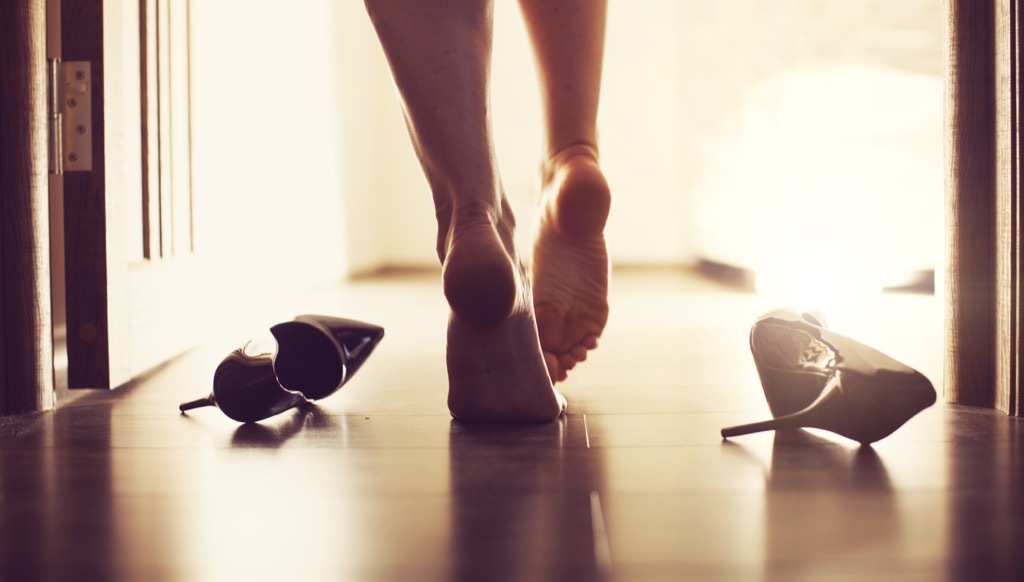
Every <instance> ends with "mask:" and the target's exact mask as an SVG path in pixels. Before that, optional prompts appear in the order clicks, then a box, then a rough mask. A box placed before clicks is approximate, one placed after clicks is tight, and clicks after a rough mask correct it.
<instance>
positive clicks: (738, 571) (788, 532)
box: [0, 272, 1024, 581]
mask: <svg viewBox="0 0 1024 582" xmlns="http://www.w3.org/2000/svg"><path fill="white" fill-rule="evenodd" d="M612 305H613V310H614V313H613V316H612V320H611V322H610V324H609V328H608V330H607V333H606V335H605V337H604V338H603V342H602V347H601V348H600V349H599V350H598V351H597V352H596V353H594V355H593V356H592V357H591V358H590V360H589V361H588V362H586V363H585V364H584V365H583V366H582V367H581V368H579V369H578V371H576V372H575V373H574V374H573V375H572V376H571V378H570V382H569V383H568V384H567V385H566V387H565V392H566V394H567V396H568V398H569V401H570V410H569V413H568V414H567V415H566V416H565V417H564V418H563V419H562V420H560V421H559V422H555V423H550V424H544V425H530V426H508V425H469V424H459V423H457V422H453V421H451V419H450V418H449V416H448V414H447V410H446V408H445V374H444V364H443V357H442V354H443V350H444V342H443V338H444V335H443V332H444V324H445V318H446V312H445V309H444V303H443V299H442V297H441V294H440V292H439V290H438V286H437V281H436V279H435V276H433V275H431V276H429V277H423V276H416V277H391V278H386V279H379V280H372V281H364V282H358V283H353V284H349V285H348V286H346V287H345V288H343V289H323V290H320V292H318V293H315V294H311V295H310V296H308V297H303V298H291V299H288V300H282V302H281V304H280V305H277V306H275V308H274V309H276V310H278V311H279V312H280V313H286V312H290V313H291V314H294V313H298V312H322V313H334V314H338V315H343V316H349V317H356V318H360V319H364V320H367V321H372V322H375V323H379V324H381V325H383V326H384V327H385V328H386V330H387V335H386V337H385V338H384V341H383V342H382V343H381V344H380V346H379V347H378V349H377V350H378V351H377V352H376V353H374V355H373V357H372V358H371V359H370V361H369V362H368V363H367V364H366V366H365V367H364V368H363V369H362V370H361V371H360V372H359V375H358V376H357V377H356V378H355V380H353V382H352V383H351V384H349V385H347V386H346V387H345V388H344V389H343V390H342V391H341V392H339V393H338V394H335V395H334V396H332V397H331V398H329V399H327V400H325V401H323V402H322V403H321V405H319V406H317V407H311V408H308V409H305V410H293V411H289V412H287V413H285V414H283V415H281V416H279V417H275V418H274V419H271V420H270V421H266V422H264V423H262V424H258V425H238V424H237V423H235V422H233V421H231V420H229V419H227V418H226V417H224V416H223V415H221V414H220V413H219V412H218V411H217V410H215V409H210V408H207V409H202V410H196V411H193V412H192V413H191V414H189V415H180V414H178V412H177V409H176V406H177V404H178V403H179V402H181V401H183V400H187V399H191V398H194V397H196V396H201V395H203V394H204V393H205V392H206V391H208V390H209V382H210V375H211V373H212V370H213V368H214V366H215V365H216V363H217V362H218V361H219V360H220V358H221V357H222V356H223V355H224V354H225V353H226V351H225V345H211V346H209V347H207V348H204V349H200V350H196V351H194V352H192V353H190V354H188V355H186V356H184V357H182V358H181V359H179V360H177V361H175V362H173V363H172V364H171V365H169V366H167V367H165V368H164V369H162V370H160V371H159V372H157V373H155V374H154V375H152V376H151V377H149V378H148V379H145V380H143V381H140V382H137V383H136V384H135V385H133V386H129V387H127V388H125V389H121V390H118V391H115V392H113V393H93V394H87V395H85V396H82V397H80V398H78V399H76V400H74V401H72V402H70V403H68V404H66V405H65V406H63V407H62V408H60V409H59V410H58V411H57V412H55V413H50V414H44V415H40V416H37V417H28V418H26V417H17V418H8V419H0V579H2V580H126V581H127V580H190V581H192V580H285V579H288V580H299V579H310V580H446V579H451V580H474V581H476V580H587V579H614V580H679V579H687V580H823V579H829V580H834V579H836V580H837V579H842V580H863V579H872V580H888V579H897V578H898V579H901V580H929V581H934V580H1009V579H1012V578H1016V579H1020V576H1022V575H1024V546H1022V545H1021V540H1024V454H1022V448H1024V424H1022V422H1021V421H1019V420H1017V419H1011V418H1007V417H1004V416H1001V415H999V414H997V413H993V412H990V411H985V410H979V409H971V408H962V407H951V406H947V405H941V404H940V405H935V406H933V407H932V408H930V409H928V410H926V411H925V412H923V413H922V414H920V415H919V416H917V417H915V418H914V419H913V420H911V421H910V422H909V423H908V424H907V425H906V426H904V427H903V428H902V429H901V430H899V431H897V432H896V433H895V434H894V435H892V436H890V437H888V438H887V439H884V440H882V441H880V442H878V443H876V444H875V445H874V446H873V447H871V448H859V447H857V446H856V445H855V444H853V443H851V442H849V441H845V440H843V439H842V438H840V437H833V436H830V435H828V434H827V433H820V432H813V433H812V432H803V431H797V432H792V433H785V434H783V433H780V434H777V435H775V434H758V435H750V436H746V437H741V438H737V439H735V440H733V441H722V439H721V438H720V436H719V433H718V430H719V429H720V428H721V427H723V426H726V425H729V424H737V423H741V422H748V421H753V420H759V419H761V418H765V417H766V415H767V414H768V412H767V406H766V405H765V403H764V399H763V396H762V395H761V393H760V388H759V385H758V382H757V375H756V372H755V370H754V366H753V362H752V360H751V358H750V353H749V349H748V347H747V332H748V330H749V326H750V324H751V323H752V322H753V321H754V319H755V318H756V316H757V315H759V314H760V312H761V311H764V310H766V308H767V307H769V306H765V305H760V304H759V300H758V298H757V297H756V296H754V295H750V294H744V293H736V292H730V291H728V290H723V289H720V288H717V287H715V286H713V285H711V284H709V283H706V282H704V281H701V280H699V279H696V278H694V277H693V276H692V275H688V274H686V273H679V272H669V273H650V272H641V273H621V274H617V276H616V280H615V290H614V296H613V298H612ZM937 313H938V311H937V309H936V308H935V299H934V298H932V297H925V296H905V295H904V296H887V297H884V298H879V299H877V300H876V302H875V303H873V304H872V305H871V309H868V310H866V311H865V312H862V313H860V314H851V315H846V316H844V315H842V314H839V315H838V316H837V317H835V318H832V321H831V323H832V327H833V328H834V329H837V330H841V331H843V332H844V333H846V334H847V335H850V336H852V337H855V338H858V339H861V340H862V341H865V342H867V343H872V344H874V345H876V346H877V347H880V348H882V349H883V350H885V351H888V352H889V353H890V354H892V355H893V356H895V357H897V358H898V359H901V360H903V361H905V362H907V363H908V364H911V365H913V366H915V367H917V368H918V369H920V370H921V371H922V372H924V373H925V374H926V375H927V376H929V378H931V379H932V380H933V382H935V383H936V384H937V385H938V382H939V379H940V372H941V370H940V365H941V362H940V357H941V346H940V338H941V333H940V331H939V330H940V329H941V324H940V323H939V321H938V316H937ZM275 315H278V314H277V313H275V314H269V315H268V317H272V316H275ZM826 315H827V314H826ZM844 318H845V319H844ZM218 341H219V340H218ZM232 341H236V340H232ZM213 343H216V342H213ZM226 347H227V349H230V348H231V347H234V346H233V345H230V346H226Z"/></svg>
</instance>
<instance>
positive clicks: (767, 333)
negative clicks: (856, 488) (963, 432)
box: [722, 309, 935, 444]
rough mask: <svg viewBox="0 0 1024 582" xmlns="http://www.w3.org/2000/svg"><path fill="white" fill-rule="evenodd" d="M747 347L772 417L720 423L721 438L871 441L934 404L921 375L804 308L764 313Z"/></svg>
mask: <svg viewBox="0 0 1024 582" xmlns="http://www.w3.org/2000/svg"><path fill="white" fill-rule="evenodd" d="M750 351H751V353H752V354H753V356H754V364H755V365H756V366H757V373H758V376H760V378H761V386H762V388H763V389H764V395H765V398H766V399H767V400H768V407H769V409H771V412H772V416H773V417H774V418H773V419H772V420H766V421H762V422H755V423H751V424H745V425H740V426H733V427H728V428H724V429H722V437H723V438H730V437H734V436H740V435H745V434H750V433H754V432H760V431H765V430H778V429H782V428H820V429H824V430H828V431H831V432H834V433H836V434H839V435H842V436H844V437H847V438H849V439H852V440H855V441H858V442H860V443H861V444H870V443H873V442H875V441H878V440H880V439H883V438H885V437H887V436H889V435H890V434H892V433H893V431H895V430H896V429H898V428H899V427H901V426H903V424H904V423H906V422H907V421H908V420H910V419H911V418H913V416H914V415H916V414H917V413H918V412H921V411H922V410H924V409H925V408H928V407H929V406H931V405H932V404H934V403H935V388H934V387H933V386H932V383H931V382H930V381H929V380H928V379H927V378H925V377H924V375H922V374H921V373H920V372H918V371H917V370H914V369H913V368H910V367H908V366H906V365H904V364H902V363H900V362H898V361H896V360H894V359H892V358H890V357H889V356H887V355H885V354H883V353H882V352H880V351H878V350H876V349H874V348H871V347H869V346H866V345H864V344H862V343H860V342H857V341H855V340H852V339H850V338H848V337H846V336H844V335H841V334H839V333H836V332H834V331H831V330H829V329H828V328H826V327H825V326H824V325H823V324H822V323H821V322H820V321H819V318H816V317H815V316H814V315H812V314H810V313H808V312H804V311H797V310H792V309H780V310H777V311H772V312H769V313H767V314H765V315H764V316H762V317H761V318H760V319H758V320H757V322H755V323H754V325H753V327H752V328H751V329H750Z"/></svg>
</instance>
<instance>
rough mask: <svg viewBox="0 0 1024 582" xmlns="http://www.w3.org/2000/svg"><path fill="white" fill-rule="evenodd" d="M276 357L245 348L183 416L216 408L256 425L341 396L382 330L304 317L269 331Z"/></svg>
mask: <svg viewBox="0 0 1024 582" xmlns="http://www.w3.org/2000/svg"><path fill="white" fill-rule="evenodd" d="M270 333H271V334H273V336H274V339H275V340H276V341H277V349H276V350H274V351H272V352H265V351H259V350H257V349H254V347H253V344H252V343H251V342H250V343H247V344H246V345H244V346H242V347H241V348H239V349H237V350H235V351H233V352H231V353H230V354H228V356H227V357H226V358H224V360H223V361H222V362H221V363H220V365H219V366H217V371H216V372H214V374H213V391H212V392H211V393H210V395H209V396H207V397H205V398H199V399H197V400H193V401H191V402H185V403H183V404H181V405H180V406H179V407H178V409H179V410H181V411H182V412H185V411H186V410H192V409H193V408H200V407H202V406H216V407H218V408H220V409H221V411H222V412H223V413H224V414H226V415H227V416H228V417H230V418H232V419H234V420H237V421H239V422H258V421H260V420H263V419H265V418H269V417H271V416H274V415H275V414H280V413H282V412H284V411H286V410H288V409H289V408H292V407H294V406H296V405H298V404H300V403H302V402H313V401H315V400H320V399H322V398H326V397H328V396H330V395H331V394H334V393H335V392H337V391H338V390H339V389H340V388H341V387H342V386H344V385H345V383H346V382H348V381H349V380H350V379H351V378H352V375H353V374H355V373H356V370H358V369H359V368H360V367H361V366H362V365H363V363H364V362H365V361H366V358H367V357H369V355H370V353H371V352H372V351H373V348H375V347H376V346H377V343H378V342H380V340H381V338H383V337H384V328H382V327H380V326H377V325H373V324H370V323H363V322H360V321H354V320H351V319H342V318H339V317H330V316H326V315H300V316H298V317H296V318H295V319H294V320H293V321H286V322H284V323H279V324H277V325H275V326H273V327H272V328H270Z"/></svg>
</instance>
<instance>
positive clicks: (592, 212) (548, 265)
mask: <svg viewBox="0 0 1024 582" xmlns="http://www.w3.org/2000/svg"><path fill="white" fill-rule="evenodd" d="M541 204H542V206H541V212H540V224H539V227H538V230H537V238H536V240H535V242H534V252H533V292H534V304H535V310H536V315H537V324H538V331H539V337H540V343H541V347H542V349H543V352H544V358H545V361H546V363H547V366H548V369H549V373H550V375H551V377H552V379H554V380H555V381H556V382H558V381H562V380H565V379H566V377H567V375H568V372H569V370H572V369H573V368H574V367H575V366H576V364H578V363H579V362H582V361H583V360H585V359H586V357H587V352H588V351H589V350H593V349H595V348H596V347H597V343H598V338H599V337H600V335H601V332H602V331H604V326H605V324H606V323H607V321H608V279H609V274H608V273H609V263H608V251H607V247H606V244H605V239H604V227H605V223H606V222H607V220H608V213H609V211H610V207H611V194H610V190H609V187H608V182H607V181H606V180H605V178H604V175H603V174H602V173H601V169H600V167H599V165H598V162H597V151H596V150H595V149H594V148H592V147H590V146H582V145H581V146H572V147H570V148H566V149H565V150H563V151H562V152H559V153H558V154H556V155H555V156H552V158H551V160H549V161H548V163H547V164H546V165H545V168H544V171H543V190H542V202H541Z"/></svg>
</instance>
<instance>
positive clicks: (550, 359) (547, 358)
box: [544, 352, 565, 382]
mask: <svg viewBox="0 0 1024 582" xmlns="http://www.w3.org/2000/svg"><path fill="white" fill-rule="evenodd" d="M544 364H545V365H546V366H547V368H548V376H550V377H551V381H552V382H561V381H562V380H565V371H564V370H563V369H562V366H561V364H559V362H558V356H556V355H555V354H552V353H551V352H544Z"/></svg>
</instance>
